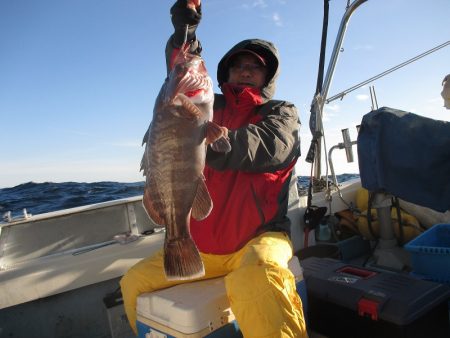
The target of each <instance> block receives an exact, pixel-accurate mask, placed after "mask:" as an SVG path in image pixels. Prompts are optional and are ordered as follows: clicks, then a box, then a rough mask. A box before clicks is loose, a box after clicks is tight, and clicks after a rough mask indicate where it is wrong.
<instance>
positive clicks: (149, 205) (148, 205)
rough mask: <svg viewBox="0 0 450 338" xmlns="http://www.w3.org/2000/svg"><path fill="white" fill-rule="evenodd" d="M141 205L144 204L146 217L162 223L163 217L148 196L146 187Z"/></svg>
mask: <svg viewBox="0 0 450 338" xmlns="http://www.w3.org/2000/svg"><path fill="white" fill-rule="evenodd" d="M142 205H143V206H144V210H145V211H146V212H147V215H148V217H150V218H151V219H152V221H153V222H155V223H156V224H159V225H164V223H165V222H164V218H163V217H162V215H161V214H160V213H159V212H158V211H157V210H158V208H157V207H155V203H154V202H153V199H152V198H151V196H150V193H149V191H148V189H145V190H144V196H143V197H142Z"/></svg>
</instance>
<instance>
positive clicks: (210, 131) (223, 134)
mask: <svg viewBox="0 0 450 338" xmlns="http://www.w3.org/2000/svg"><path fill="white" fill-rule="evenodd" d="M206 143H207V144H211V148H212V149H213V150H214V151H217V152H219V153H228V152H229V151H230V150H231V144H230V141H229V139H228V129H227V128H225V127H221V126H219V125H218V124H216V123H214V122H208V125H207V128H206Z"/></svg>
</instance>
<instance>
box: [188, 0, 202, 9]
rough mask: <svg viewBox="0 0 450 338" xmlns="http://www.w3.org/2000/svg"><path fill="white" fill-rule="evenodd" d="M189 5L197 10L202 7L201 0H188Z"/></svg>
mask: <svg viewBox="0 0 450 338" xmlns="http://www.w3.org/2000/svg"><path fill="white" fill-rule="evenodd" d="M187 7H189V8H190V9H193V10H194V11H197V8H198V7H200V0H188V2H187Z"/></svg>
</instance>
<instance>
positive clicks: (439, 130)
mask: <svg viewBox="0 0 450 338" xmlns="http://www.w3.org/2000/svg"><path fill="white" fill-rule="evenodd" d="M358 161H359V170H360V176H361V184H362V186H363V187H364V188H366V189H367V190H369V191H384V192H388V193H390V194H392V195H394V196H397V197H399V198H401V199H404V200H405V201H408V202H411V203H415V204H418V205H422V206H425V207H428V208H431V209H434V210H437V211H441V212H444V211H446V210H450V123H449V122H445V121H439V120H433V119H430V118H426V117H423V116H419V115H416V114H413V113H409V112H405V111H401V110H397V109H392V108H387V107H382V108H380V109H377V110H374V111H372V112H370V113H368V114H366V115H364V117H363V120H362V123H361V128H360V130H359V134H358Z"/></svg>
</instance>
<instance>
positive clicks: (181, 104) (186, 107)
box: [173, 94, 202, 120]
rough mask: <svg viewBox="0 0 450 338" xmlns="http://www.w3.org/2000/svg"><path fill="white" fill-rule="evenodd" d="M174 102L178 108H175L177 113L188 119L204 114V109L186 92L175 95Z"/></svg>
mask: <svg viewBox="0 0 450 338" xmlns="http://www.w3.org/2000/svg"><path fill="white" fill-rule="evenodd" d="M173 104H174V105H175V106H176V107H177V108H178V109H176V110H174V112H175V114H177V115H178V116H180V117H184V118H186V119H188V120H196V119H198V118H199V117H200V116H201V115H202V111H201V110H200V109H199V108H198V107H197V106H196V105H195V104H193V103H192V102H191V100H190V99H189V98H188V97H187V96H186V95H184V94H178V95H177V96H175V98H174V99H173Z"/></svg>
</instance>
